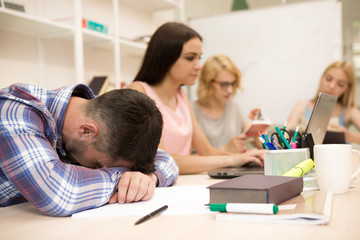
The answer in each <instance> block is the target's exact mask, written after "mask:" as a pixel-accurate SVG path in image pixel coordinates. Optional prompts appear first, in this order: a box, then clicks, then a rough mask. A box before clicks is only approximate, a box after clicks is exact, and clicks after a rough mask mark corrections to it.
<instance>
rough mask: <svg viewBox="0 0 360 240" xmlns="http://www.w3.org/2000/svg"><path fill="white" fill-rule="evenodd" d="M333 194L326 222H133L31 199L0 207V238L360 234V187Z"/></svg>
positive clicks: (187, 180)
mask: <svg viewBox="0 0 360 240" xmlns="http://www.w3.org/2000/svg"><path fill="white" fill-rule="evenodd" d="M218 181H219V180H216V179H211V178H209V177H208V176H207V175H206V174H199V175H185V176H180V178H179V179H178V181H177V183H176V185H191V184H196V185H210V184H213V183H216V182H218ZM359 183H360V181H359V179H358V180H357V187H356V188H353V189H350V190H349V192H348V193H347V194H343V195H334V201H333V208H332V213H331V220H330V223H329V224H328V225H323V226H321V225H316V226H307V225H289V224H286V225H284V224H262V223H238V222H219V221H216V220H215V216H214V215H212V214H207V215H182V216H158V217H155V218H153V219H151V220H149V221H147V222H145V223H143V224H140V225H137V226H134V222H135V221H136V220H137V219H138V218H139V217H138V216H128V217H99V218H89V219H84V218H71V217H49V216H45V215H43V214H42V213H40V212H39V211H38V210H37V209H35V208H34V207H33V206H32V205H31V204H29V203H23V204H18V205H15V206H11V207H6V208H0V239H4V240H5V239H6V240H14V239H39V240H41V239H46V240H48V239H61V240H64V239H65V240H68V239H78V240H79V239H144V240H147V239H156V240H162V239H164V240H165V239H166V240H169V239H186V240H190V239H207V240H208V239H266V240H270V239H276V240H279V239H286V240H289V239H295V240H296V239H299V240H309V239H316V240H323V239H324V240H328V239H336V240H338V239H346V240H348V239H354V240H355V239H356V240H358V239H360V227H359V226H360V187H359Z"/></svg>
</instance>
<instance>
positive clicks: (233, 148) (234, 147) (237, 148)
mask: <svg viewBox="0 0 360 240" xmlns="http://www.w3.org/2000/svg"><path fill="white" fill-rule="evenodd" d="M245 143H246V136H245V134H239V135H237V136H235V137H233V138H231V139H230V140H229V142H228V143H227V144H226V145H225V146H224V150H225V151H227V152H229V153H244V152H246V147H245Z"/></svg>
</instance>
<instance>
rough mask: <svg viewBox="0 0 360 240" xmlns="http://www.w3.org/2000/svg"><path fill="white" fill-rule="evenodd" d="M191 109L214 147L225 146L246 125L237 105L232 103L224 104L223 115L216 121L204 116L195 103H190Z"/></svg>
mask: <svg viewBox="0 0 360 240" xmlns="http://www.w3.org/2000/svg"><path fill="white" fill-rule="evenodd" d="M192 107H193V110H194V114H195V117H196V119H197V121H198V122H199V124H200V126H201V128H202V130H203V131H204V133H205V135H206V137H207V139H208V140H209V142H210V143H211V145H212V146H214V147H221V146H224V145H226V144H227V143H228V142H229V140H230V139H231V138H232V137H234V136H236V135H238V134H240V133H241V132H242V130H243V128H244V125H245V123H246V118H245V116H244V114H243V113H242V112H241V110H240V108H239V105H238V104H236V103H235V102H233V101H230V102H228V103H226V105H225V111H224V114H223V115H222V116H221V117H220V118H217V119H214V118H209V117H207V116H205V115H204V114H203V112H202V111H201V110H200V108H199V107H198V105H197V104H196V103H195V102H192Z"/></svg>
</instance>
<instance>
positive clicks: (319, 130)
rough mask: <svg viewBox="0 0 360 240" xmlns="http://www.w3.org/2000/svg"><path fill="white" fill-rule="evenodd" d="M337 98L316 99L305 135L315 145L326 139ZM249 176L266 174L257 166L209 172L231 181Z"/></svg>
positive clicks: (210, 174)
mask: <svg viewBox="0 0 360 240" xmlns="http://www.w3.org/2000/svg"><path fill="white" fill-rule="evenodd" d="M336 101H337V97H335V96H332V95H328V94H324V93H320V94H319V96H318V97H317V99H316V102H315V105H314V109H313V111H312V113H311V116H310V120H309V122H308V125H307V127H306V129H305V133H311V135H312V137H313V140H314V143H315V144H321V143H322V142H323V140H324V138H325V134H326V133H327V132H326V129H327V126H328V124H329V121H330V118H331V114H332V112H333V110H334V108H335V105H336ZM248 174H264V168H263V167H260V166H257V165H255V164H247V165H244V166H242V167H226V168H220V169H216V170H214V171H210V172H208V175H209V176H210V177H212V178H221V179H229V178H234V177H239V176H243V175H248Z"/></svg>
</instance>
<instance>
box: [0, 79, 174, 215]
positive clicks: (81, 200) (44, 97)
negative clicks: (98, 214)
mask: <svg viewBox="0 0 360 240" xmlns="http://www.w3.org/2000/svg"><path fill="white" fill-rule="evenodd" d="M72 95H76V96H79V97H83V98H86V99H92V98H94V95H93V93H92V91H91V90H90V89H89V88H88V87H87V86H85V85H82V84H79V85H76V86H73V87H68V88H61V89H57V90H52V91H49V90H45V89H44V88H41V87H38V86H33V85H27V84H14V85H11V86H10V87H8V88H4V89H0V206H1V207H5V206H10V205H13V204H16V203H20V202H25V201H29V202H31V203H32V204H33V205H35V207H36V208H38V209H39V210H40V211H42V212H43V213H45V214H48V215H52V216H69V215H72V214H73V213H76V212H79V211H83V210H86V209H90V208H95V207H99V206H101V205H104V204H106V203H108V201H109V199H110V197H111V195H112V193H113V192H114V191H115V190H116V189H117V183H118V182H119V180H120V177H121V175H122V174H123V173H124V172H125V171H129V169H126V168H123V167H117V168H101V169H95V170H94V169H89V168H86V167H82V166H77V165H73V164H69V162H68V161H67V160H66V152H65V151H64V149H63V144H62V139H61V136H62V127H63V123H64V117H65V111H66V108H67V105H68V102H69V100H70V97H71V96H72ZM154 174H155V175H156V176H157V178H158V186H160V187H165V186H171V185H173V184H174V183H175V181H176V179H177V177H178V174H179V170H178V167H177V165H176V163H175V161H174V159H173V158H172V157H171V156H170V155H169V154H167V153H166V152H164V151H162V150H160V149H159V150H158V153H157V155H156V157H155V172H154Z"/></svg>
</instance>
